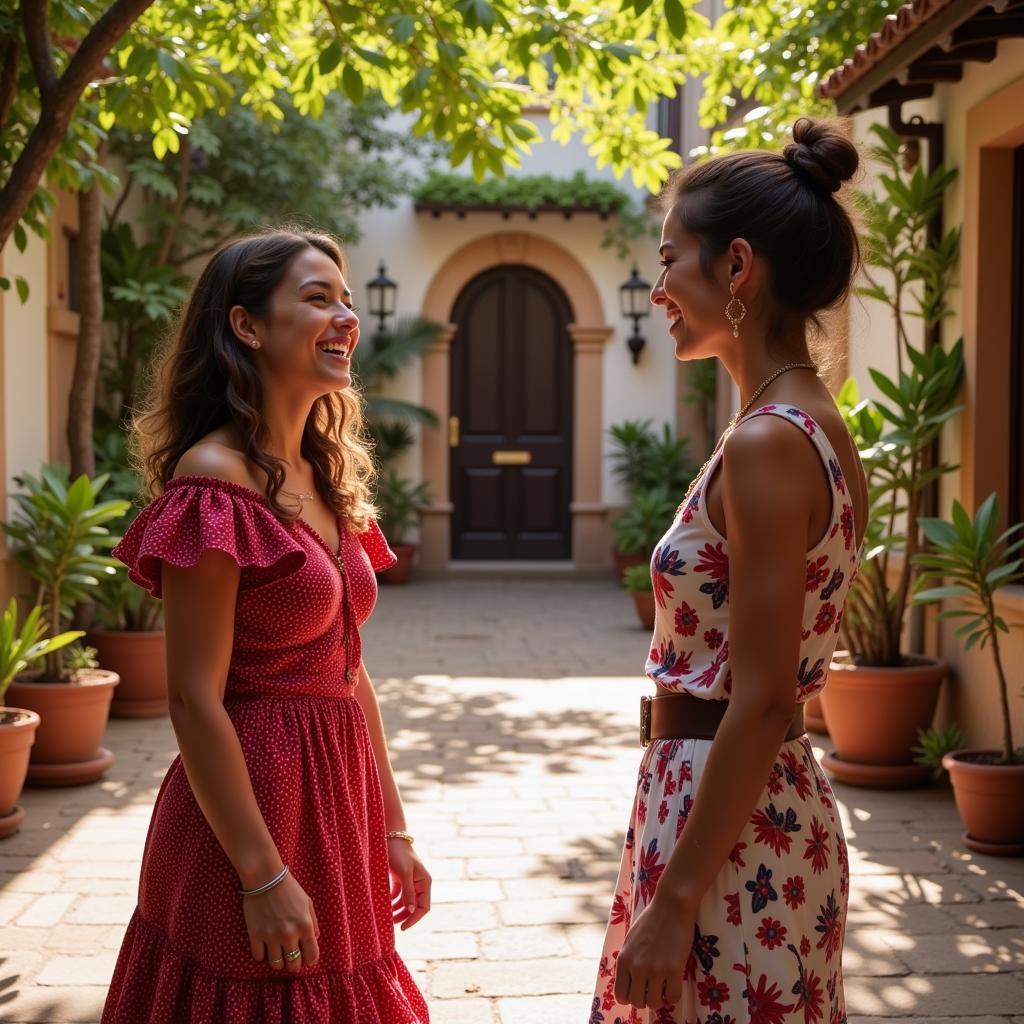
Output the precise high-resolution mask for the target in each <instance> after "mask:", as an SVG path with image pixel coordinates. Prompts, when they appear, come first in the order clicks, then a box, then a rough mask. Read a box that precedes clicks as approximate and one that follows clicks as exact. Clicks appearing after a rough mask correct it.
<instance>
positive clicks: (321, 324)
mask: <svg viewBox="0 0 1024 1024" xmlns="http://www.w3.org/2000/svg"><path fill="white" fill-rule="evenodd" d="M232 315H233V316H232V319H233V323H235V330H236V333H237V334H238V336H239V337H240V338H241V340H242V341H244V342H246V343H247V344H250V345H252V343H253V342H256V343H257V344H256V345H255V346H253V350H252V355H253V358H254V360H255V362H256V365H257V367H258V368H259V370H260V374H261V376H262V377H263V378H264V381H268V379H269V380H273V381H274V382H275V383H276V384H278V385H281V386H286V387H288V388H289V389H290V390H292V391H297V392H301V394H302V395H303V397H312V398H318V397H320V396H321V395H325V394H328V393H330V392H333V391H341V390H342V389H343V388H347V387H349V386H350V385H351V383H352V372H351V359H352V352H353V351H354V349H355V347H356V345H357V344H358V342H359V318H358V317H357V316H356V314H355V312H354V311H353V309H352V294H351V292H350V291H349V290H348V285H346V283H345V279H344V277H343V276H342V273H341V270H340V269H339V268H338V266H337V265H336V264H335V262H334V260H332V259H331V258H330V257H329V256H328V255H327V254H326V253H324V252H321V251H320V250H319V249H317V248H314V247H312V246H310V247H309V248H307V249H303V250H301V251H300V252H299V253H297V254H296V256H295V257H294V258H293V259H292V261H291V263H290V264H289V266H288V269H287V271H286V272H285V275H284V277H283V278H282V279H281V281H280V283H279V284H278V285H277V287H276V288H275V289H274V291H273V292H272V293H271V296H270V312H269V313H268V314H267V315H266V316H265V317H256V316H250V315H248V314H246V313H245V311H244V310H242V308H241V307H240V306H236V307H235V308H234V309H233V310H232ZM235 321H237V322H235Z"/></svg>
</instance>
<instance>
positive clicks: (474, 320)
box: [449, 267, 573, 559]
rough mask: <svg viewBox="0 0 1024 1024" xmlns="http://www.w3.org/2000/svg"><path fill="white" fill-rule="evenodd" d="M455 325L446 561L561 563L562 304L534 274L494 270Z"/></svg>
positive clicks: (564, 509) (568, 414)
mask: <svg viewBox="0 0 1024 1024" xmlns="http://www.w3.org/2000/svg"><path fill="white" fill-rule="evenodd" d="M452 319H453V321H454V323H455V324H456V325H457V327H458V330H457V331H456V334H455V337H454V339H453V341H452V350H451V414H452V417H453V419H452V422H451V423H450V424H449V427H450V429H449V444H450V446H451V447H450V451H451V476H450V480H451V500H452V504H453V506H454V508H453V511H452V557H453V558H456V559H471V558H477V559H567V558H570V557H571V556H572V532H571V526H572V519H571V516H570V512H569V503H570V501H571V500H572V436H571V431H572V421H573V416H572V399H573V378H572V345H571V343H570V340H569V333H568V329H567V325H568V323H569V321H570V320H571V319H572V311H571V309H570V307H569V303H568V300H567V299H566V298H565V295H564V294H563V293H562V291H561V289H560V288H559V287H558V285H556V284H555V282H554V281H552V280H551V279H550V278H549V277H547V276H546V275H544V274H541V273H539V272H538V271H535V270H530V269H529V268H527V267H495V268H493V269H492V270H488V271H486V272H485V273H483V274H481V275H480V276H479V277H476V278H474V279H473V280H472V281H471V282H470V283H469V284H468V285H466V287H465V288H464V289H463V291H462V293H461V294H460V295H459V297H458V299H457V300H456V302H455V308H454V310H453V312H452Z"/></svg>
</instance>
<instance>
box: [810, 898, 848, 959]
mask: <svg viewBox="0 0 1024 1024" xmlns="http://www.w3.org/2000/svg"><path fill="white" fill-rule="evenodd" d="M818 910H819V914H818V923H817V924H816V925H815V926H814V930H815V931H816V932H819V933H820V935H821V938H820V939H818V944H817V946H816V947H815V948H817V949H824V950H825V959H826V960H831V959H832V957H833V956H835V954H836V950H837V949H839V946H840V943H841V942H842V940H843V922H842V918H841V916H840V914H839V904H838V903H837V902H836V894H835V892H834V891H833V892H830V893H829V894H828V898H827V899H826V900H825V902H824V903H823V904H822V905H820V906H819V907H818Z"/></svg>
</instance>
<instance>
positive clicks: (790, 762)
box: [782, 750, 811, 800]
mask: <svg viewBox="0 0 1024 1024" xmlns="http://www.w3.org/2000/svg"><path fill="white" fill-rule="evenodd" d="M782 769H783V771H784V772H785V775H786V782H788V783H789V784H790V786H792V787H793V789H795V790H796V795H797V796H798V797H799V798H800V799H801V800H806V799H807V798H808V797H809V796H810V795H811V780H810V779H809V778H808V773H807V765H805V764H804V763H803V762H802V761H801V760H800V759H799V758H798V757H797V756H796V754H795V753H793V751H792V750H784V751H783V752H782Z"/></svg>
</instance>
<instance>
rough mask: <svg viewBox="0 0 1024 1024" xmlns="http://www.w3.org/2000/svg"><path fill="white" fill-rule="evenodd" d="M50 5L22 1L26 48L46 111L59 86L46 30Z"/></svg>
mask: <svg viewBox="0 0 1024 1024" xmlns="http://www.w3.org/2000/svg"><path fill="white" fill-rule="evenodd" d="M49 6H50V5H49V4H48V3H45V2H44V3H40V2H39V0H21V27H22V29H23V31H24V33H25V47H26V49H27V50H28V59H29V61H30V62H31V64H32V73H33V74H34V75H35V76H36V84H37V85H38V86H39V96H40V99H41V100H42V106H43V108H44V109H45V108H46V107H47V106H48V105H49V103H50V97H51V96H52V95H53V89H54V86H55V85H56V84H57V80H58V79H57V66H56V65H55V64H54V63H53V54H52V53H51V52H50V33H49V31H48V30H47V28H46V12H47V10H48V9H49Z"/></svg>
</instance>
